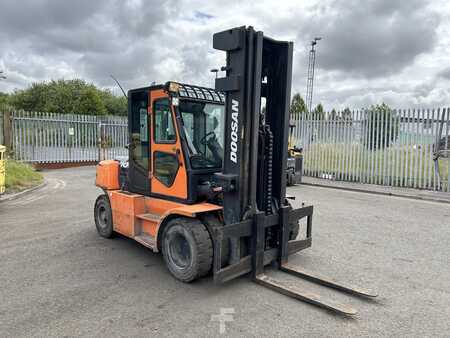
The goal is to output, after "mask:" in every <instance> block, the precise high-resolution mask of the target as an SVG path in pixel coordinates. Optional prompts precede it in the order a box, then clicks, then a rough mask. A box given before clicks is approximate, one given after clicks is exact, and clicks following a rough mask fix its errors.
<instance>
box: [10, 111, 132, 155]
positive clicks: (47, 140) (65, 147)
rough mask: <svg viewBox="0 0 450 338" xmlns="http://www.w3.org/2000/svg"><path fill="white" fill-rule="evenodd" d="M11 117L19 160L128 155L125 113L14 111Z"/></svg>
mask: <svg viewBox="0 0 450 338" xmlns="http://www.w3.org/2000/svg"><path fill="white" fill-rule="evenodd" d="M10 118H11V129H12V136H11V137H12V142H11V143H12V151H13V156H14V158H15V159H17V160H19V161H26V162H34V163H61V162H92V161H99V160H103V159H110V158H114V157H117V156H126V155H127V150H126V149H125V145H126V144H127V143H128V142H127V139H128V136H127V135H128V131H127V119H126V118H125V117H116V116H89V115H68V114H50V113H36V112H24V111H15V112H12V113H11V114H10Z"/></svg>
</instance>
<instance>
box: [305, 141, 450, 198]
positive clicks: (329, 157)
mask: <svg viewBox="0 0 450 338" xmlns="http://www.w3.org/2000/svg"><path fill="white" fill-rule="evenodd" d="M431 153H432V147H431V145H428V146H427V149H425V147H423V148H421V149H414V148H412V147H407V146H402V147H399V148H395V147H393V148H387V149H386V150H375V151H370V150H368V149H366V148H364V147H363V146H361V145H358V144H353V145H347V146H346V147H344V145H342V144H314V145H312V146H310V147H309V148H307V149H305V151H304V167H305V170H306V174H308V173H312V174H313V175H314V173H317V172H318V173H319V177H320V175H321V174H322V173H324V174H333V175H334V177H335V178H337V179H340V180H346V181H359V182H364V183H375V184H387V185H395V186H408V187H416V188H429V187H430V186H432V184H433V183H432V182H433V177H434V162H433V160H432V154H431ZM449 164H450V159H440V160H439V168H440V172H441V175H442V183H443V186H444V190H447V189H448V187H447V185H448V176H449V170H450V165H449ZM372 168H373V169H372ZM430 177H431V181H430V180H429V178H430Z"/></svg>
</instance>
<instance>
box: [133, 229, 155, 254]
mask: <svg viewBox="0 0 450 338" xmlns="http://www.w3.org/2000/svg"><path fill="white" fill-rule="evenodd" d="M134 240H135V241H136V242H139V243H141V244H142V245H144V246H146V247H147V248H150V249H152V250H153V251H155V249H156V239H155V237H152V236H150V235H149V234H148V233H146V232H143V233H141V234H140V235H138V236H134Z"/></svg>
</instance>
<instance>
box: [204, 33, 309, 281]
mask: <svg viewBox="0 0 450 338" xmlns="http://www.w3.org/2000/svg"><path fill="white" fill-rule="evenodd" d="M213 46H214V48H215V49H218V50H222V51H225V52H226V66H225V67H223V68H222V69H223V70H225V71H226V76H225V77H223V78H218V79H216V90H219V91H222V92H224V93H225V139H224V160H223V169H222V172H220V173H216V174H215V179H216V181H218V184H219V185H220V186H221V187H222V189H223V219H224V226H223V227H222V228H220V229H217V230H216V232H217V233H216V234H215V237H216V238H215V241H214V246H215V248H214V252H215V256H214V267H213V271H214V279H215V281H216V282H224V281H227V280H230V279H233V278H235V277H237V276H239V275H242V274H244V273H247V272H252V276H253V278H254V279H255V280H258V276H261V275H262V274H263V272H264V265H266V264H269V263H271V262H274V261H277V262H278V263H279V264H282V263H283V262H287V259H288V255H289V254H290V253H293V252H297V251H299V250H302V249H305V248H308V247H310V246H311V228H312V213H313V207H312V206H306V207H302V208H299V209H292V207H291V206H290V204H289V203H288V202H287V200H286V173H285V171H286V160H287V146H288V133H289V101H290V87H291V76H292V50H293V44H292V42H285V41H277V40H273V39H271V38H268V37H265V36H264V35H263V33H262V32H255V30H254V29H253V28H252V27H248V28H246V27H238V28H234V29H230V30H226V31H223V32H219V33H216V34H215V35H214V37H213ZM264 103H265V109H261V106H262V104H264ZM305 217H306V218H307V227H306V238H304V239H301V240H295V238H293V239H291V240H289V236H290V231H291V226H292V224H297V223H298V221H299V220H300V219H301V218H305ZM228 240H229V243H230V260H229V263H230V265H229V266H227V267H225V268H222V267H221V263H220V262H221V259H222V258H221V257H222V253H221V251H222V249H221V244H220V243H222V242H223V241H228ZM243 243H244V244H243ZM245 243H247V245H248V247H249V255H248V256H246V257H243V258H242V257H240V255H239V252H241V249H240V247H241V245H245Z"/></svg>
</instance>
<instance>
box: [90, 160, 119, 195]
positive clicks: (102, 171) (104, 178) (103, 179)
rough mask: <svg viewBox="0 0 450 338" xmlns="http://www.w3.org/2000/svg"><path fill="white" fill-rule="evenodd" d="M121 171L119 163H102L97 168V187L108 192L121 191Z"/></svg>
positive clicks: (108, 161)
mask: <svg viewBox="0 0 450 338" xmlns="http://www.w3.org/2000/svg"><path fill="white" fill-rule="evenodd" d="M119 170H120V168H119V162H117V161H113V160H106V161H101V162H100V163H99V164H98V165H97V168H96V175H95V185H97V186H98V187H100V188H103V189H107V190H116V189H119V188H120V184H119Z"/></svg>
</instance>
